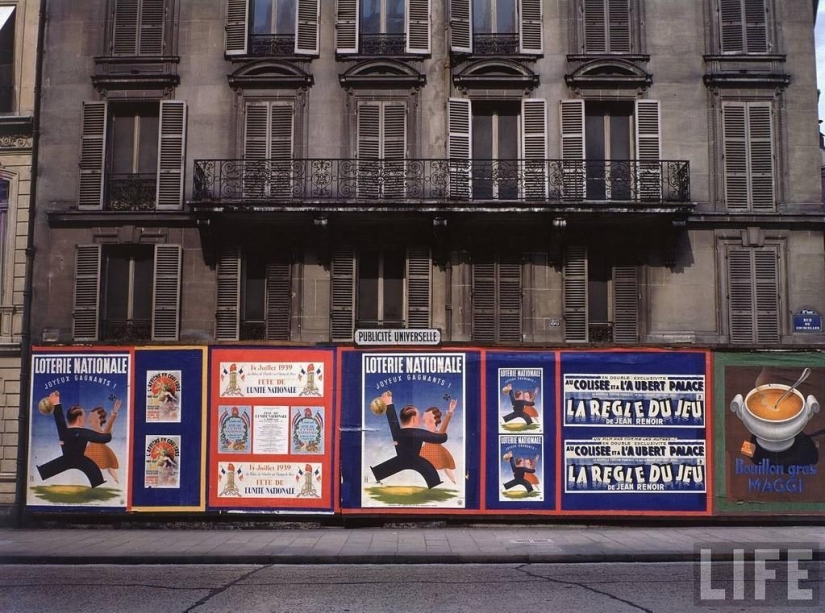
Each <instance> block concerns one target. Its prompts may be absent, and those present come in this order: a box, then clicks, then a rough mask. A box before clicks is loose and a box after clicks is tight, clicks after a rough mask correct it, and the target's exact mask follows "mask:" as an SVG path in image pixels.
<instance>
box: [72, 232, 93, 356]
mask: <svg viewBox="0 0 825 613" xmlns="http://www.w3.org/2000/svg"><path fill="white" fill-rule="evenodd" d="M99 330H100V245H78V246H77V251H76V252H75V266H74V326H73V329H72V337H73V338H74V340H76V341H96V340H97V339H98V335H99V333H100V332H99Z"/></svg>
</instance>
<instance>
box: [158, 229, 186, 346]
mask: <svg viewBox="0 0 825 613" xmlns="http://www.w3.org/2000/svg"><path fill="white" fill-rule="evenodd" d="M182 260H183V249H181V246H180V245H155V269H154V281H153V300H152V340H153V341H176V340H178V336H179V335H180V294H181V291H180V289H181V285H180V284H181V264H182Z"/></svg>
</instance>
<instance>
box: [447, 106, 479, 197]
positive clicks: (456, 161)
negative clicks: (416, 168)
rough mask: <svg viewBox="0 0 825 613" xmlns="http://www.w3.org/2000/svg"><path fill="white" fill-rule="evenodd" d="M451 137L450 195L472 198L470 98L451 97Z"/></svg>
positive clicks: (449, 107) (449, 121) (449, 109)
mask: <svg viewBox="0 0 825 613" xmlns="http://www.w3.org/2000/svg"><path fill="white" fill-rule="evenodd" d="M447 110H448V112H447V114H448V118H447V123H448V124H449V125H448V128H447V129H448V132H449V138H448V141H447V147H448V150H447V157H448V158H449V159H450V197H451V198H459V199H462V200H466V199H469V198H470V169H471V162H470V160H471V156H472V151H473V144H472V133H471V131H470V129H471V126H472V123H473V119H472V118H473V115H472V113H473V112H472V107H471V106H470V101H469V100H464V99H462V98H450V100H449V102H448V106H447Z"/></svg>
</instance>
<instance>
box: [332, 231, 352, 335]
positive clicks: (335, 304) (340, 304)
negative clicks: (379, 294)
mask: <svg viewBox="0 0 825 613" xmlns="http://www.w3.org/2000/svg"><path fill="white" fill-rule="evenodd" d="M331 294H332V304H331V309H330V337H331V339H330V340H332V341H351V340H352V334H353V330H354V328H355V308H354V306H355V305H354V302H355V256H354V253H353V250H352V249H351V248H347V247H339V248H337V249H336V250H335V252H334V253H333V255H332V292H331Z"/></svg>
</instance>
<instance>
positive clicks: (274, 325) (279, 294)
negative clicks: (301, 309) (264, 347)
mask: <svg viewBox="0 0 825 613" xmlns="http://www.w3.org/2000/svg"><path fill="white" fill-rule="evenodd" d="M289 260H290V258H289V256H281V257H279V258H278V259H276V260H275V261H272V262H269V263H268V264H267V266H266V340H268V341H288V340H289V327H290V311H291V306H292V266H291V263H290V261H289Z"/></svg>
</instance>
